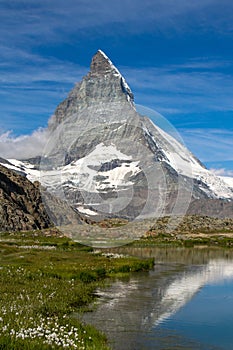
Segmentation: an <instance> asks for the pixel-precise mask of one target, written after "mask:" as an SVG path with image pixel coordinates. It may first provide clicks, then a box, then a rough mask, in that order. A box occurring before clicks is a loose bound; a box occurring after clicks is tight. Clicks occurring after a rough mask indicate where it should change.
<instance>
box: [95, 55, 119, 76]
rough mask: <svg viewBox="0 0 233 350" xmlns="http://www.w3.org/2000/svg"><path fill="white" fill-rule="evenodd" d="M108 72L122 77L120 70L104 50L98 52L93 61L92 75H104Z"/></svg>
mask: <svg viewBox="0 0 233 350" xmlns="http://www.w3.org/2000/svg"><path fill="white" fill-rule="evenodd" d="M108 72H113V73H114V72H115V74H119V75H120V72H119V70H118V69H117V68H116V67H115V66H114V64H113V63H112V61H111V60H110V59H109V58H108V56H107V55H106V54H105V53H104V52H103V51H102V50H98V51H97V52H96V54H95V55H94V56H93V58H92V61H91V73H92V74H95V73H97V74H104V73H108Z"/></svg>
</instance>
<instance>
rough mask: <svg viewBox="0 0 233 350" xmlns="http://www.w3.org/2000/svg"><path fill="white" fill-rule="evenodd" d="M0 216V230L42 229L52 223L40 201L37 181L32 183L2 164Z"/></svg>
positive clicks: (0, 173)
mask: <svg viewBox="0 0 233 350" xmlns="http://www.w3.org/2000/svg"><path fill="white" fill-rule="evenodd" d="M3 161H4V160H3V159H1V162H3ZM5 164H6V165H8V162H7V161H5ZM0 217H1V221H0V231H17V230H32V229H43V228H47V227H49V226H51V225H52V222H51V221H50V219H49V216H48V215H47V213H46V210H45V208H44V205H43V203H42V199H41V194H40V190H39V183H38V182H37V183H36V182H35V183H34V184H32V183H31V182H30V181H29V180H28V179H27V178H26V177H24V176H21V175H19V174H17V173H16V172H14V171H12V170H10V169H7V168H6V167H4V166H2V165H0Z"/></svg>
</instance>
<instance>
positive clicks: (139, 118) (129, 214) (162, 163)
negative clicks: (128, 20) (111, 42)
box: [5, 50, 233, 220]
mask: <svg viewBox="0 0 233 350" xmlns="http://www.w3.org/2000/svg"><path fill="white" fill-rule="evenodd" d="M48 130H49V133H50V138H49V141H48V144H47V146H46V147H45V150H44V153H43V155H42V156H41V157H40V158H35V159H31V160H27V161H18V160H13V159H11V160H8V162H9V163H10V164H5V166H7V167H9V168H11V169H14V170H16V171H20V172H23V173H25V174H26V176H27V177H28V178H29V179H30V180H32V181H35V180H37V179H39V181H40V182H41V183H42V185H43V186H44V187H45V188H46V189H47V193H50V194H51V195H52V196H54V197H56V198H59V200H61V201H63V202H65V203H68V204H70V205H71V207H72V215H73V211H75V212H79V213H81V214H83V215H85V216H86V217H89V218H91V219H93V220H94V219H97V218H99V217H100V218H101V219H103V218H108V217H121V218H126V219H130V220H133V219H135V218H137V219H143V218H146V217H159V216H163V215H167V214H171V215H173V214H174V215H181V214H185V212H187V211H188V212H189V213H192V214H193V213H195V212H199V211H200V206H199V204H198V203H201V213H202V214H205V215H214V216H215V215H216V216H219V215H221V216H224V215H225V214H224V213H227V216H233V212H232V210H231V208H232V199H233V189H232V187H231V186H229V185H228V184H227V183H225V182H224V181H223V180H222V179H220V178H219V177H217V176H215V175H214V174H212V173H211V172H209V171H208V170H207V169H206V168H205V167H204V166H203V165H202V164H201V163H200V161H199V160H198V159H197V158H196V157H195V156H194V155H193V154H192V153H191V152H189V151H188V150H187V148H186V147H185V146H184V145H182V144H181V143H180V142H179V141H177V140H176V139H175V138H174V137H173V136H171V135H170V134H169V133H167V132H166V131H164V130H162V129H161V128H159V127H158V126H157V125H155V124H154V123H153V122H152V121H151V120H150V119H149V118H148V117H147V116H145V115H141V114H139V113H138V112H137V111H136V107H135V105H134V97H133V93H132V92H131V90H130V88H129V86H128V85H127V83H126V81H125V79H124V78H123V77H122V75H121V74H120V72H119V71H118V69H117V68H116V67H115V66H114V65H113V64H112V62H111V61H110V60H109V58H108V57H107V56H106V55H105V54H104V53H103V52H102V51H100V50H99V51H98V52H97V53H96V55H95V56H94V57H93V59H92V62H91V67H90V72H89V73H88V74H87V75H86V76H85V77H84V78H83V79H82V81H81V82H80V83H78V84H77V85H76V86H75V87H74V89H73V90H72V91H71V92H70V93H69V95H68V97H67V98H66V99H65V100H64V101H63V102H62V103H61V104H60V105H59V106H58V107H57V109H56V111H55V113H54V116H53V117H52V118H51V119H50V120H49V124H48ZM48 206H50V208H51V205H50V204H48ZM52 207H53V210H52V211H54V210H55V213H54V214H51V215H54V216H56V215H58V214H57V213H56V205H53V206H52ZM229 208H230V209H229ZM224 210H226V211H225V212H224ZM59 215H60V214H59Z"/></svg>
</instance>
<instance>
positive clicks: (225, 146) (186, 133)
mask: <svg viewBox="0 0 233 350" xmlns="http://www.w3.org/2000/svg"><path fill="white" fill-rule="evenodd" d="M179 131H180V133H181V136H182V138H183V139H184V142H185V144H186V145H187V146H188V148H189V149H190V150H191V151H192V152H193V153H194V154H195V155H196V156H197V157H198V158H199V159H200V160H201V161H203V162H206V161H208V162H218V161H219V162H224V161H230V160H233V153H232V149H233V130H226V129H180V130H179Z"/></svg>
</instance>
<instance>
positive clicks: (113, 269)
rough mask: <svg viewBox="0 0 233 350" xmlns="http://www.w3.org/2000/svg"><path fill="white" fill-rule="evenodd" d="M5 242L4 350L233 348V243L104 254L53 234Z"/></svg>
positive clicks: (0, 263)
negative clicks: (232, 246)
mask: <svg viewBox="0 0 233 350" xmlns="http://www.w3.org/2000/svg"><path fill="white" fill-rule="evenodd" d="M0 239H1V241H0V252H1V255H0V295H1V299H0V330H1V331H0V349H13V350H21V349H30V350H41V349H42V350H46V349H64V348H69V349H86V350H91V349H96V350H104V349H106V350H107V349H108V350H109V349H113V350H149V349H157V350H162V349H163V350H170V349H173V350H175V349H176V350H177V349H185V350H189V349H192V350H194V349H195V350H197V349H201V350H229V349H233V249H232V248H231V244H230V243H231V242H230V241H229V240H226V242H225V241H224V242H225V243H226V246H220V245H217V246H207V245H206V244H198V246H196V245H195V244H194V245H193V246H189V245H190V241H189V242H188V241H187V243H188V244H187V243H186V246H182V245H175V244H173V243H172V242H171V243H170V244H154V243H153V242H152V241H150V240H149V241H144V242H141V243H140V242H139V243H137V242H135V244H130V245H125V246H122V247H118V248H112V249H102V250H101V249H98V250H97V249H93V248H91V247H86V246H82V245H80V244H78V243H75V242H74V241H72V240H71V239H69V238H67V237H62V236H57V235H56V233H53V232H52V231H51V230H50V231H49V230H48V231H46V232H42V233H38V232H36V231H34V232H28V233H22V232H19V233H14V234H10V233H5V234H2V235H1V237H0ZM221 242H222V240H221ZM191 243H192V242H191ZM199 243H200V242H199ZM225 243H224V244H225Z"/></svg>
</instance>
